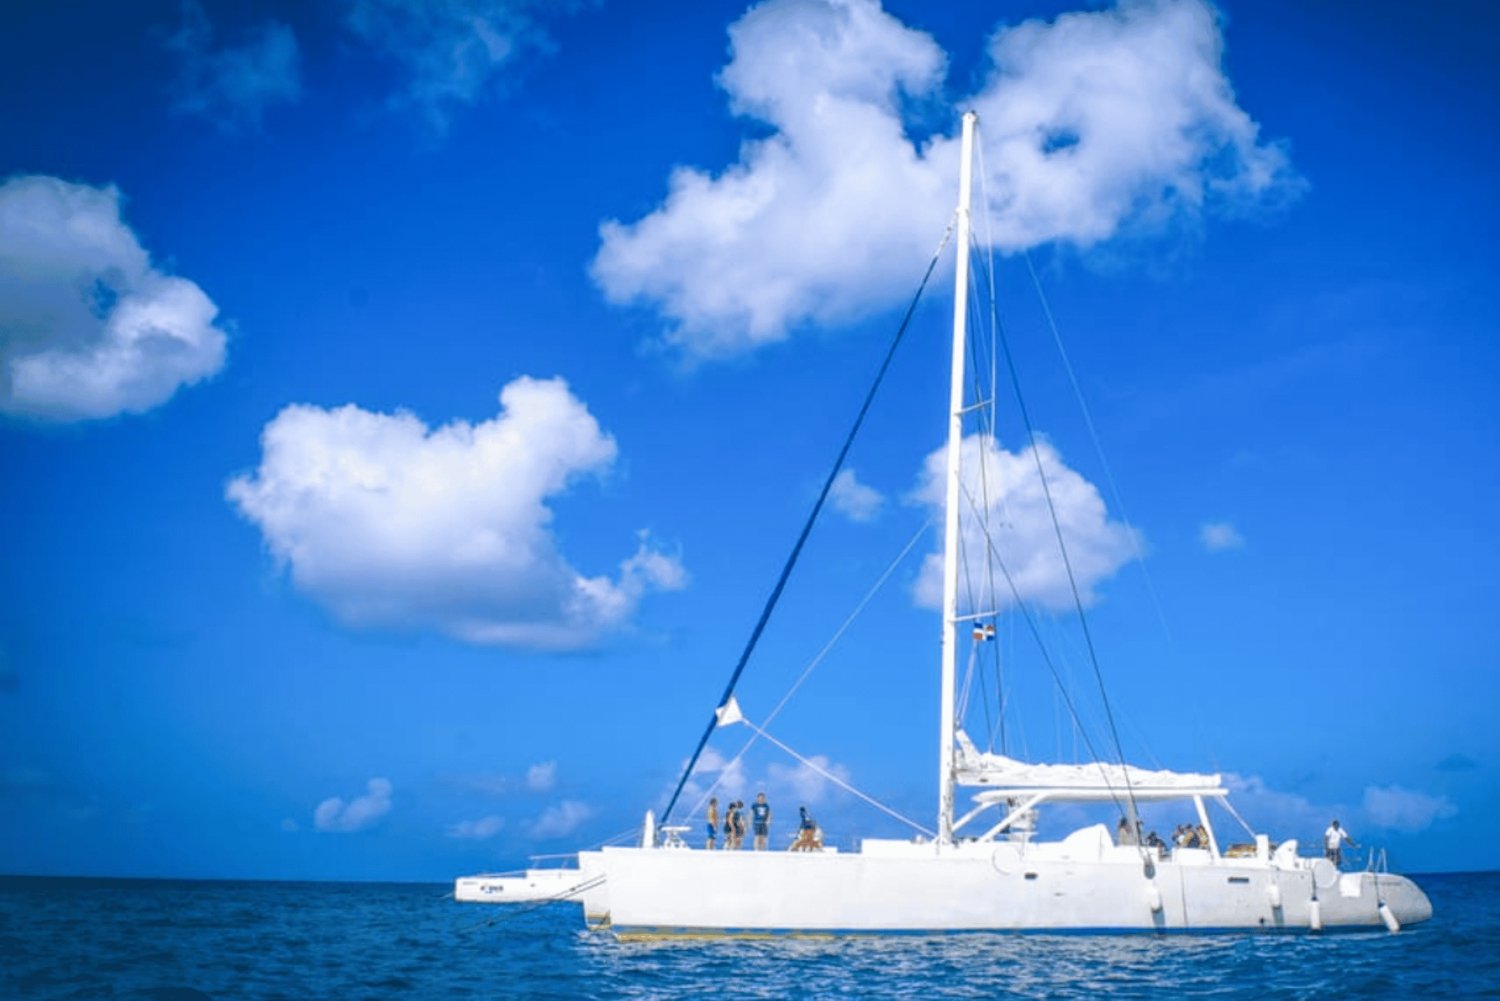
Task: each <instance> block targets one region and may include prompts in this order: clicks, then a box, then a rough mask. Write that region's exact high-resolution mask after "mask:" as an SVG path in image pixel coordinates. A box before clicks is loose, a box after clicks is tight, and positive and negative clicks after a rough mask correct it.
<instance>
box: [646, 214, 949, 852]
mask: <svg viewBox="0 0 1500 1001" xmlns="http://www.w3.org/2000/svg"><path fill="white" fill-rule="evenodd" d="M955 222H956V213H955V219H953V220H950V221H949V223H948V228H947V229H945V230H944V231H943V238H942V239H941V240H939V241H938V246H937V250H935V251H934V252H933V255H932V260H931V261H929V262H928V263H927V271H926V272H925V273H924V274H923V275H922V281H921V283H920V284H919V285H918V286H917V292H916V294H915V295H914V296H912V300H911V304H910V305H909V306H907V307H906V315H905V316H904V317H902V319H901V325H900V326H899V327H897V328H896V336H895V337H893V338H892V339H891V346H890V347H889V348H888V349H887V350H886V354H885V360H884V361H882V362H881V363H880V370H879V371H878V372H876V374H875V381H874V382H873V383H872V384H871V385H870V389H869V392H868V393H866V394H865V402H864V404H863V405H862V406H861V407H860V408H859V415H858V416H857V417H855V419H854V426H853V427H851V428H850V429H849V434H848V436H847V437H846V438H845V439H844V445H843V447H842V448H840V449H839V454H838V457H837V458H836V459H834V460H833V468H832V469H831V470H829V472H828V478H827V479H826V480H824V481H823V489H822V491H821V492H820V493H819V494H818V499H817V501H816V502H815V503H814V504H813V507H812V511H811V513H809V514H808V516H807V522H806V523H805V524H804V525H803V526H802V532H801V534H800V535H798V536H797V542H796V544H795V545H793V546H792V552H791V554H790V555H789V556H788V557H787V559H786V564H785V566H783V567H782V569H781V576H780V577H779V578H778V579H777V581H776V586H775V587H774V588H772V589H771V596H770V597H769V598H767V599H766V605H765V608H763V609H762V610H761V613H760V619H759V620H758V621H757V622H756V623H755V628H754V629H753V630H751V633H750V639H749V640H748V641H747V642H746V643H745V649H744V651H743V652H742V653H741V654H740V659H739V663H737V664H735V667H734V673H732V674H731V675H730V676H729V684H727V685H726V686H724V694H723V695H722V696H720V698H719V701H718V702H717V703H716V704H715V706H714V709H715V710H717V709H718V707H719V706H722V705H724V704H725V703H726V702H728V701H729V698H730V696H732V695H733V694H734V688H735V685H737V684H739V680H740V675H741V674H743V673H744V672H745V665H746V664H748V663H749V662H750V655H751V654H752V653H754V652H755V647H756V644H757V643H759V642H760V637H761V633H763V632H765V628H766V623H767V622H769V621H770V619H771V612H772V611H774V610H775V608H776V605H777V603H778V602H779V601H780V600H781V592H782V591H783V590H785V589H786V582H787V580H788V579H789V578H790V577H791V575H792V569H793V568H794V567H795V566H796V565H797V558H798V557H799V556H801V555H802V547H803V546H804V545H806V543H807V537H808V536H809V535H810V534H812V528H813V525H814V524H815V523H816V522H817V520H818V515H819V513H821V512H822V510H823V502H824V501H826V500H827V499H828V492H829V490H831V489H832V488H833V481H834V480H835V479H836V478H837V477H838V474H839V470H841V469H842V468H843V467H844V459H845V457H846V456H848V454H849V449H850V448H851V447H852V446H853V445H854V438H855V436H856V435H858V434H859V429H860V428H861V427H862V426H864V422H865V415H867V414H868V413H869V412H870V405H871V404H872V403H873V402H874V401H875V394H876V392H877V391H878V390H879V389H880V384H881V383H882V382H884V381H885V374H886V372H887V371H888V370H889V369H890V367H891V361H892V359H894V358H895V356H896V349H897V348H898V347H900V346H901V341H902V339H903V338H904V337H905V336H906V331H907V328H908V327H909V326H911V319H912V316H913V315H915V313H916V311H917V303H918V302H920V301H921V299H922V293H923V292H924V291H926V289H927V282H928V281H929V280H930V279H931V278H932V273H933V271H934V270H936V269H937V264H938V261H939V259H940V258H941V257H942V254H943V248H944V247H946V246H947V245H948V240H949V239H950V238H951V237H952V235H953V227H954V223H955ZM717 726H718V715H717V712H711V713H709V717H708V725H707V726H706V727H704V729H703V735H702V736H701V737H699V738H698V746H697V747H696V748H694V749H693V754H692V757H690V758H689V759H688V763H687V767H686V768H684V769H683V770H682V776H681V777H680V778H679V779H678V780H677V788H676V789H674V790H673V791H672V798H671V799H670V800H668V801H667V808H666V809H665V810H663V811H662V815H661V821H662V823H663V824H665V823H666V821H667V819H668V818H669V817H670V816H671V815H672V808H673V807H675V806H676V805H677V799H678V797H679V796H681V795H682V787H683V786H684V785H686V784H687V780H688V776H689V775H691V774H692V773H693V766H695V765H696V764H697V763H698V758H699V757H700V756H701V755H702V754H703V749H704V748H705V747H706V746H708V739H709V738H710V737H712V736H713V732H714V728H715V727H717Z"/></svg>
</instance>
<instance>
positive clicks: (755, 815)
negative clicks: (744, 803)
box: [750, 792, 771, 852]
mask: <svg viewBox="0 0 1500 1001" xmlns="http://www.w3.org/2000/svg"><path fill="white" fill-rule="evenodd" d="M750 824H751V828H752V830H754V831H755V850H756V851H758V852H763V851H765V850H766V841H767V840H768V839H769V838H770V837H771V804H770V803H767V802H766V794H765V793H763V792H762V793H756V794H755V802H754V803H751V804H750Z"/></svg>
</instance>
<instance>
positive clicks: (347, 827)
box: [313, 778, 393, 834]
mask: <svg viewBox="0 0 1500 1001" xmlns="http://www.w3.org/2000/svg"><path fill="white" fill-rule="evenodd" d="M392 790H393V787H392V785H391V783H390V781H389V780H388V779H383V778H373V779H371V780H370V781H369V782H366V783H365V794H364V795H363V796H357V797H355V798H354V799H352V800H350V801H348V802H345V801H344V800H343V799H342V798H341V797H338V796H330V797H329V798H328V799H325V800H323V802H321V803H319V804H318V808H317V809H316V810H314V811H313V826H314V827H316V828H317V829H318V830H320V831H328V832H330V833H337V834H352V833H354V832H355V831H362V830H364V829H366V828H367V827H369V826H370V825H371V824H374V823H375V822H376V821H377V820H379V819H380V818H381V817H383V816H385V815H386V814H387V813H389V812H390V810H391V792H392Z"/></svg>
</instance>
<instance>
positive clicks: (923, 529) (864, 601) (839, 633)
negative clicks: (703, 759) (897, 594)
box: [693, 518, 932, 813]
mask: <svg viewBox="0 0 1500 1001" xmlns="http://www.w3.org/2000/svg"><path fill="white" fill-rule="evenodd" d="M931 524H932V519H931V518H928V519H927V520H926V521H924V522H922V524H921V525H920V526H919V527H918V528H917V530H916V532H915V533H913V535H912V537H911V539H910V540H909V541H908V542H907V543H906V545H905V546H903V547H902V549H901V552H900V553H898V554H897V555H896V558H895V559H894V560H892V561H891V565H890V566H888V567H886V568H885V573H883V574H881V575H880V578H879V579H878V580H876V581H875V583H874V585H873V586H872V587H871V588H870V590H869V591H867V592H866V593H865V596H864V597H863V598H861V599H860V601H859V604H857V605H855V606H854V611H852V612H850V613H849V615H848V617H847V618H845V619H844V622H843V624H842V625H840V626H839V627H838V629H836V630H834V633H833V636H831V637H830V638H829V640H828V642H827V643H825V644H823V649H821V650H819V651H818V653H817V656H815V657H813V659H812V660H811V661H810V662H809V663H808V665H807V667H805V668H804V669H803V671H802V674H801V675H799V676H798V678H797V680H796V681H794V682H792V687H790V688H788V689H787V690H786V694H784V695H782V697H781V701H779V702H777V703H776V705H775V706H774V707H772V709H771V712H770V713H769V714H768V715H767V716H766V721H765V725H766V726H770V725H771V724H772V723H773V722H774V721H775V719H776V717H777V716H779V715H780V714H781V710H783V709H785V708H786V704H787V703H788V702H790V701H791V699H792V696H793V695H794V694H795V693H796V691H797V689H799V688H801V687H802V683H803V682H804V681H806V680H807V679H808V678H809V677H810V676H811V675H812V673H813V671H815V670H816V669H817V668H818V665H820V664H822V663H823V659H824V658H825V657H827V656H828V654H829V653H830V652H831V651H832V650H833V648H834V645H835V644H837V643H838V641H839V640H840V639H842V638H843V636H844V633H846V632H848V631H849V627H850V626H852V625H854V620H855V619H857V618H859V616H860V614H861V613H862V612H863V611H864V610H865V606H866V605H868V604H869V603H870V601H871V600H872V599H873V598H874V597H875V594H876V592H878V591H879V590H880V589H881V588H882V587H884V586H885V582H886V581H887V580H889V579H890V577H891V574H893V573H895V572H896V568H897V567H898V566H900V565H901V563H902V562H903V561H904V560H905V559H906V557H907V555H908V554H909V553H910V552H911V551H912V548H913V547H914V546H915V545H916V544H917V543H918V542H919V541H920V540H921V538H922V536H924V535H926V534H927V529H928V527H929V526H930V525H931ZM756 739H757V738H756V737H755V736H754V735H752V736H751V737H750V739H749V740H747V741H745V743H744V745H743V746H742V747H741V748H740V749H739V752H738V753H737V754H735V756H734V757H733V758H731V759H729V763H728V764H726V765H725V766H724V767H723V768H721V769H719V776H718V778H716V779H714V781H713V783H712V784H711V785H709V787H708V788H707V789H705V790H704V791H703V795H701V796H699V797H698V802H697V803H696V804H694V806H693V812H694V813H697V812H698V811H699V810H700V809H702V808H703V804H704V803H705V802H706V801H707V800H708V797H709V796H711V795H713V792H714V790H715V789H717V788H719V785H720V783H722V782H723V781H724V776H726V775H728V774H729V773H730V771H731V770H733V768H734V766H735V765H737V764H739V763H740V759H742V758H743V757H744V756H745V754H746V753H747V752H748V751H749V750H750V747H751V745H753V744H754V743H755V741H756Z"/></svg>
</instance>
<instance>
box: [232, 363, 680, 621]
mask: <svg viewBox="0 0 1500 1001" xmlns="http://www.w3.org/2000/svg"><path fill="white" fill-rule="evenodd" d="M500 404H501V412H500V414H499V415H498V416H496V417H494V418H492V419H490V420H487V421H484V422H481V423H479V424H474V425H471V424H468V423H466V422H464V421H454V422H453V423H451V424H447V425H445V426H443V427H440V428H436V429H429V428H428V427H427V425H425V424H424V423H423V422H422V421H421V420H419V419H418V418H417V417H415V416H414V415H412V414H410V413H396V414H379V413H371V412H369V411H367V410H362V409H360V408H359V407H356V406H353V405H348V406H343V407H338V408H335V409H332V410H324V409H322V408H319V407H314V406H309V405H302V404H297V405H292V406H288V407H286V408H285V409H283V410H282V411H281V413H280V414H278V415H277V416H276V417H275V418H274V419H273V420H272V421H271V422H270V423H269V424H267V425H266V428H265V430H264V432H263V433H262V435H261V446H262V458H261V465H260V468H259V469H258V470H256V472H255V473H254V474H253V475H245V476H239V477H236V478H235V479H234V480H232V481H231V482H230V484H229V486H228V488H227V496H228V497H229V499H230V500H231V501H232V502H233V503H234V504H235V505H236V506H237V507H238V508H239V510H240V511H241V513H242V514H244V516H245V517H246V518H248V519H249V520H251V521H252V522H254V523H255V524H256V525H257V526H258V527H259V528H260V530H261V532H262V533H263V534H264V535H265V538H266V541H267V544H268V545H269V547H270V549H271V552H272V553H273V554H274V555H275V557H276V558H277V559H278V560H279V561H280V562H281V563H282V564H284V565H285V566H287V567H288V568H289V569H290V572H291V578H292V581H293V583H294V584H295V585H296V586H297V587H298V588H299V589H300V590H302V591H303V592H305V593H306V594H308V595H310V596H312V597H313V598H315V599H316V600H318V601H319V602H321V603H323V604H324V605H326V606H327V607H328V608H329V609H331V610H332V611H333V613H334V614H335V615H337V616H338V617H339V618H340V619H341V620H343V621H345V622H347V623H350V624H355V625H387V626H395V627H407V628H421V627H426V628H434V629H437V630H439V631H441V632H444V633H446V634H448V635H450V636H454V637H457V638H459V639H462V640H466V641H469V642H474V643H490V644H501V645H508V646H521V647H531V648H538V649H572V648H579V647H584V646H588V645H590V644H592V643H595V642H596V641H598V640H599V639H600V638H601V637H602V636H603V635H605V634H606V633H608V632H610V631H612V630H617V629H620V628H622V627H623V626H624V625H625V624H626V623H627V621H628V620H629V619H630V617H631V615H632V614H633V613H634V611H635V609H636V606H637V604H638V603H639V602H640V600H641V598H642V596H643V595H644V594H645V593H646V592H647V591H648V590H651V589H672V588H678V587H681V586H683V583H684V579H685V574H684V572H683V569H682V567H681V565H680V564H679V563H678V561H677V560H676V559H675V558H673V557H670V556H666V555H664V554H662V553H660V552H657V551H655V550H653V549H652V548H651V545H650V542H649V540H647V539H646V538H644V537H642V538H641V540H640V541H639V543H638V546H637V550H636V552H635V553H634V555H632V556H630V557H629V558H627V559H626V560H624V561H623V562H622V563H621V564H620V568H619V572H618V574H616V575H615V576H614V577H609V576H596V577H586V576H584V575H582V574H580V573H579V572H578V571H576V570H575V569H574V568H573V567H572V566H571V565H570V564H569V563H568V561H567V560H566V559H565V558H564V557H563V555H562V554H561V553H560V552H558V550H557V546H556V540H555V538H554V536H553V533H552V517H553V514H552V511H551V509H550V508H549V507H548V500H549V499H551V498H553V497H555V496H557V495H560V494H561V493H563V492H564V491H565V490H566V489H567V488H568V487H569V486H570V485H571V484H572V483H573V482H575V481H576V480H577V479H578V478H579V477H581V476H585V475H589V474H599V473H602V472H603V471H605V470H606V469H608V468H609V466H610V465H611V464H612V462H613V461H614V458H615V454H616V446H615V442H614V439H613V438H611V437H610V436H609V435H607V434H605V433H604V432H603V431H602V430H601V429H600V427H599V424H598V422H597V421H596V420H595V419H594V417H593V416H592V415H591V414H590V413H589V412H588V409H587V408H586V407H585V406H584V405H583V403H582V402H580V401H579V400H578V399H576V398H575V397H574V396H573V395H572V394H571V393H570V392H569V391H568V387H567V384H566V383H564V382H563V381H562V380H561V379H550V380H538V379H531V378H525V377H522V378H519V379H516V380H515V381H513V382H511V383H510V384H509V385H507V386H506V387H505V388H504V390H502V391H501V393H500Z"/></svg>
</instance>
